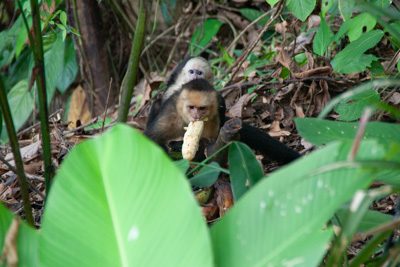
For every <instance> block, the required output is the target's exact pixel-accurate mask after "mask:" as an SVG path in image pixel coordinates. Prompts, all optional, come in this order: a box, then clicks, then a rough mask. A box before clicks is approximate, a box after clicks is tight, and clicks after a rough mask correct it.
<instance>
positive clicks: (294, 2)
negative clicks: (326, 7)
mask: <svg viewBox="0 0 400 267" xmlns="http://www.w3.org/2000/svg"><path fill="white" fill-rule="evenodd" d="M315 4H316V0H302V1H298V0H288V1H287V2H286V5H287V8H288V9H289V11H290V12H292V13H293V15H294V16H295V17H296V18H298V19H300V20H301V21H305V20H306V19H307V17H308V16H309V15H310V14H311V12H312V11H313V10H314V8H315Z"/></svg>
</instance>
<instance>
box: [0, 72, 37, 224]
mask: <svg viewBox="0 0 400 267" xmlns="http://www.w3.org/2000/svg"><path fill="white" fill-rule="evenodd" d="M0 106H1V111H2V112H3V118H4V122H5V125H6V128H7V133H8V138H9V139H10V144H11V148H12V152H13V155H14V162H15V166H16V174H17V175H18V183H19V187H20V191H21V196H22V201H23V204H24V210H25V218H26V221H27V222H28V224H30V225H32V226H34V221H33V216H32V207H31V203H30V202H29V190H28V183H27V180H26V176H25V171H24V164H23V163H22V158H21V153H20V151H19V145H18V139H17V135H16V133H15V127H14V122H13V120H12V116H11V111H10V106H9V105H8V102H7V93H6V90H5V88H4V85H3V80H2V78H1V76H0Z"/></svg>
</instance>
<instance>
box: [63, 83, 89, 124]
mask: <svg viewBox="0 0 400 267" xmlns="http://www.w3.org/2000/svg"><path fill="white" fill-rule="evenodd" d="M67 120H68V121H70V122H72V123H71V124H70V125H69V126H68V129H70V130H71V129H74V128H76V127H77V124H79V123H80V124H81V125H82V124H86V123H88V122H89V120H90V108H89V98H88V97H87V94H86V92H85V91H84V90H83V88H82V86H80V85H79V86H78V87H76V88H75V90H74V93H73V94H72V97H71V104H70V106H69V111H68V118H67Z"/></svg>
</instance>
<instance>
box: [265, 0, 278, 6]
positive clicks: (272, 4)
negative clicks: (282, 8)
mask: <svg viewBox="0 0 400 267" xmlns="http://www.w3.org/2000/svg"><path fill="white" fill-rule="evenodd" d="M278 2H279V0H267V3H268V4H270V5H271V7H274V5H275V4H276V3H278Z"/></svg>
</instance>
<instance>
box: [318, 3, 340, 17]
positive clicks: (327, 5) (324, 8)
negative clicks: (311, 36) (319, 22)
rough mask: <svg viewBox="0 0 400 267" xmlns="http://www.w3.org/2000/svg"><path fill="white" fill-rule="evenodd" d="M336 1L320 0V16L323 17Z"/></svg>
mask: <svg viewBox="0 0 400 267" xmlns="http://www.w3.org/2000/svg"><path fill="white" fill-rule="evenodd" d="M336 2H337V0H322V1H321V16H322V17H323V18H325V15H326V13H327V12H328V11H329V9H331V8H332V6H333V5H334V4H335V3H336Z"/></svg>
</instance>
